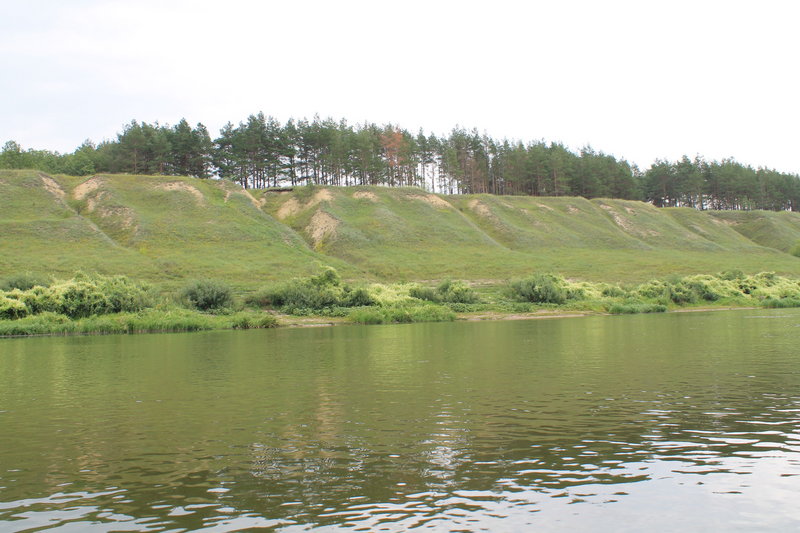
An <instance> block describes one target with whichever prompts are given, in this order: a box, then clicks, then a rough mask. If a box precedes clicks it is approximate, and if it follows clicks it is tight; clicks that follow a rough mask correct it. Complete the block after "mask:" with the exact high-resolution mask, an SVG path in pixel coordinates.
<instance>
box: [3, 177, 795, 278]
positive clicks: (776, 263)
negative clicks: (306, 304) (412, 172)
mask: <svg viewBox="0 0 800 533" xmlns="http://www.w3.org/2000/svg"><path fill="white" fill-rule="evenodd" d="M798 241H800V215H798V214H795V213H773V212H763V211H753V212H710V211H705V212H704V211H696V210H691V209H657V208H655V207H653V206H651V205H649V204H644V203H641V202H631V201H622V200H608V199H596V200H591V201H590V200H585V199H583V198H532V197H511V196H490V195H470V196H438V195H432V194H428V193H426V192H424V191H421V190H419V189H411V188H397V189H395V188H393V189H390V188H384V187H352V188H334V187H324V188H323V187H315V188H311V187H301V188H297V189H295V190H294V191H292V192H284V193H278V192H268V191H250V192H248V191H244V190H242V189H240V188H238V187H237V186H235V185H233V184H231V183H228V182H220V181H214V180H199V179H192V178H185V177H164V176H158V177H154V176H123V175H98V176H94V177H92V178H90V179H81V178H75V177H70V176H60V175H59V176H49V175H45V174H43V173H41V172H37V171H0V278H1V277H4V276H7V275H10V274H14V273H18V272H32V273H43V274H55V275H59V276H68V275H71V274H72V273H73V272H74V271H75V270H77V269H83V270H89V271H97V272H101V273H106V274H111V273H121V274H127V275H129V276H132V277H135V278H139V279H146V280H151V281H156V282H158V283H161V284H164V285H166V286H170V285H177V284H180V283H182V282H183V281H184V280H185V279H191V278H200V277H207V278H216V279H222V280H226V281H229V282H231V283H233V284H234V285H235V286H237V287H238V288H240V289H245V290H246V289H249V288H252V287H256V286H258V285H261V284H262V283H263V282H264V281H267V280H276V279H283V278H289V277H294V276H304V275H307V274H309V273H311V272H313V271H315V270H316V269H317V268H318V265H319V264H328V265H332V266H334V267H335V268H337V270H339V272H340V273H341V274H342V276H343V277H344V278H348V279H376V280H431V279H441V278H445V277H452V278H457V279H467V280H475V281H480V280H486V281H491V280H497V281H502V280H505V279H508V278H510V277H515V276H522V275H527V274H530V273H532V272H536V271H553V272H560V273H562V274H564V275H566V276H570V277H576V278H582V279H587V280H603V281H625V282H635V281H642V280H645V279H648V278H653V277H663V276H666V275H670V274H692V273H710V272H718V271H721V270H727V269H740V270H743V271H745V272H758V271H764V270H770V271H776V272H778V273H782V274H788V275H798V274H800V259H798V258H796V257H793V256H791V255H789V254H788V253H786V252H787V251H788V250H789V248H791V246H793V245H794V244H795V243H796V242H798Z"/></svg>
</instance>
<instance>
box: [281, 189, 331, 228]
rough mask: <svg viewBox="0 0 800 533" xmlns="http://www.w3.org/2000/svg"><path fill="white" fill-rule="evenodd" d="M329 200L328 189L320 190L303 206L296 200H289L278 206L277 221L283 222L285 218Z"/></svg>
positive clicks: (329, 192)
mask: <svg viewBox="0 0 800 533" xmlns="http://www.w3.org/2000/svg"><path fill="white" fill-rule="evenodd" d="M331 200H333V194H331V191H329V190H328V189H320V190H319V191H317V192H316V193H315V194H314V196H313V197H312V198H311V199H310V200H309V201H308V202H307V203H306V204H305V205H303V204H301V203H300V202H298V201H297V198H294V197H292V198H289V199H288V200H286V201H285V202H284V203H283V204H282V205H281V206H280V208H279V209H278V212H277V213H276V215H277V217H278V219H279V220H283V219H284V218H286V217H290V216H292V215H296V214H297V213H299V212H300V211H302V210H304V209H308V208H309V207H314V206H315V205H317V204H319V203H322V202H330V201H331Z"/></svg>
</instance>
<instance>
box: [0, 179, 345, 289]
mask: <svg viewBox="0 0 800 533" xmlns="http://www.w3.org/2000/svg"><path fill="white" fill-rule="evenodd" d="M0 181H2V183H0V187H3V189H2V193H3V196H2V198H3V200H2V202H3V209H2V215H0V217H1V218H0V220H2V224H4V227H5V228H7V231H6V232H4V235H5V236H4V238H3V239H2V246H3V248H2V250H3V251H5V250H6V249H8V250H12V249H18V250H24V251H22V253H16V254H11V253H9V254H6V253H4V254H3V263H0V265H2V266H0V268H2V271H3V272H15V271H26V270H28V271H36V272H43V271H45V272H49V271H52V272H53V273H56V274H69V273H71V272H73V271H74V270H75V269H88V270H97V271H101V272H119V273H125V274H129V275H133V276H135V277H139V278H144V279H152V280H156V281H160V282H164V281H167V282H168V281H170V280H173V281H179V280H183V279H185V278H191V277H210V278H218V279H227V280H229V281H231V282H234V283H236V284H239V285H242V286H246V285H252V284H254V283H260V282H263V281H264V280H266V279H277V278H280V277H287V276H293V275H303V274H307V273H310V272H312V271H314V270H315V269H316V268H317V264H318V263H326V264H331V263H333V264H334V265H335V266H336V267H337V268H340V269H342V270H343V272H344V273H345V274H348V273H350V269H349V267H348V265H346V264H344V263H341V262H339V261H336V260H335V259H334V260H331V259H330V258H326V257H322V256H320V255H319V254H317V253H315V252H313V251H312V250H310V249H309V247H308V246H307V245H306V244H305V242H304V241H303V240H302V239H301V238H300V237H299V236H298V235H297V234H296V233H295V232H293V231H292V230H290V229H289V228H287V227H286V226H284V225H282V224H279V223H278V222H277V221H275V220H274V219H273V218H272V217H270V216H269V215H267V214H265V213H264V212H263V211H261V209H260V206H259V205H258V203H257V202H256V201H255V199H253V198H252V197H251V196H250V195H249V194H248V193H247V192H246V191H244V190H242V189H241V188H240V187H236V186H235V185H233V184H230V183H227V182H220V181H210V180H197V179H191V178H181V177H163V176H159V177H151V176H123V175H108V176H106V175H98V176H94V177H92V178H89V179H87V180H78V179H77V178H72V177H68V176H45V175H43V174H39V173H21V174H8V173H4V174H0ZM22 198H31V199H32V200H33V201H34V202H36V204H37V205H39V204H40V205H41V206H42V209H38V208H37V209H33V208H30V207H29V206H28V203H27V202H26V201H23V200H22ZM23 247H24V248H23ZM54 256H55V257H58V258H59V259H60V260H59V261H58V262H57V263H56V264H55V265H52V264H51V261H52V259H53V257H54ZM0 275H2V272H0Z"/></svg>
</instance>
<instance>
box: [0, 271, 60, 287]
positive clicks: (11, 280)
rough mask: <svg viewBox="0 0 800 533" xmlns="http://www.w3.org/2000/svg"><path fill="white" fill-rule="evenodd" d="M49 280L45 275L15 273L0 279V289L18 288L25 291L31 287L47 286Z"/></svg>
mask: <svg viewBox="0 0 800 533" xmlns="http://www.w3.org/2000/svg"><path fill="white" fill-rule="evenodd" d="M50 283H51V280H50V279H49V278H47V277H45V276H37V275H35V274H31V273H29V272H26V273H24V274H16V275H14V276H11V277H8V278H6V279H4V280H3V281H0V291H12V290H14V289H18V290H21V291H27V290H29V289H32V288H33V287H36V286H40V287H48V286H49V285H50Z"/></svg>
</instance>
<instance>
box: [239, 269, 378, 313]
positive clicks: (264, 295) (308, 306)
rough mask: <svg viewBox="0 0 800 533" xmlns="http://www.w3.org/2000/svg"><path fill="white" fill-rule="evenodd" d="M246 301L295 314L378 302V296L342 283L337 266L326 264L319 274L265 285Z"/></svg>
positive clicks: (250, 303)
mask: <svg viewBox="0 0 800 533" xmlns="http://www.w3.org/2000/svg"><path fill="white" fill-rule="evenodd" d="M246 303H247V304H249V305H255V306H258V307H276V308H280V309H282V310H283V311H284V312H288V313H292V314H310V313H313V312H314V311H322V310H330V309H336V308H341V307H361V306H365V305H374V304H375V303H376V300H375V298H373V297H372V295H371V294H370V293H369V291H367V289H364V288H356V289H353V288H351V287H350V286H348V285H345V284H342V281H341V278H340V277H339V274H338V273H337V272H336V270H335V269H333V268H330V267H326V268H325V269H323V271H322V272H321V273H319V274H318V275H316V276H312V277H310V278H307V279H293V280H291V281H288V282H285V283H282V284H278V285H273V286H270V287H265V288H262V289H261V290H259V291H258V292H256V293H255V294H252V295H251V296H248V297H247V299H246Z"/></svg>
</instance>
